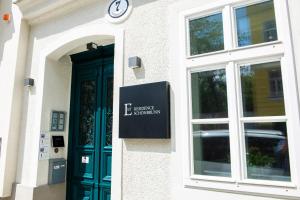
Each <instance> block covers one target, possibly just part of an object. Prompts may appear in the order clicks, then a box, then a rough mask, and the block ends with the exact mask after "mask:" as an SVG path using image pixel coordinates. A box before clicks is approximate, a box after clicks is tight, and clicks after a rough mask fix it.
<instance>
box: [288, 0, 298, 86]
mask: <svg viewBox="0 0 300 200" xmlns="http://www.w3.org/2000/svg"><path fill="white" fill-rule="evenodd" d="M288 3H289V10H290V20H291V29H292V33H291V35H292V38H293V47H294V55H295V63H296V71H297V78H298V90H299V91H300V20H299V18H300V13H299V10H298V9H297V8H300V1H298V0H289V1H288Z"/></svg>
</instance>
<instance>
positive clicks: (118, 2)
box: [108, 0, 129, 18]
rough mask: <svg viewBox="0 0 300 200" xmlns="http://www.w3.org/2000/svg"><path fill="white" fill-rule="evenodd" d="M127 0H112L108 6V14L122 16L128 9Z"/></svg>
mask: <svg viewBox="0 0 300 200" xmlns="http://www.w3.org/2000/svg"><path fill="white" fill-rule="evenodd" d="M128 6H129V3H128V0H114V1H112V2H111V4H110V5H109V7H108V14H109V16H111V17H112V18H119V17H122V16H123V15H124V14H125V13H126V11H127V10H128Z"/></svg>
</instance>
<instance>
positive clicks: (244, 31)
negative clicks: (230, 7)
mask: <svg viewBox="0 0 300 200" xmlns="http://www.w3.org/2000/svg"><path fill="white" fill-rule="evenodd" d="M235 14H236V25H237V27H236V28H237V36H238V46H240V47H241V46H247V45H251V44H258V43H263V42H270V41H275V40H277V29H276V22H275V13H274V5H273V1H266V2H263V3H259V4H255V5H251V6H247V7H242V8H238V9H236V13H235Z"/></svg>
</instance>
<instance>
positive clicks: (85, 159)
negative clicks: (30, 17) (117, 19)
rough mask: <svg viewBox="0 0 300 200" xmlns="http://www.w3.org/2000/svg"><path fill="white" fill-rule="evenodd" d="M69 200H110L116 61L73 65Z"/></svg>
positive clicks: (99, 60)
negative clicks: (114, 70) (114, 64)
mask: <svg viewBox="0 0 300 200" xmlns="http://www.w3.org/2000/svg"><path fill="white" fill-rule="evenodd" d="M72 87H73V89H72V99H73V100H72V101H71V102H72V103H71V112H70V113H72V116H70V135H69V137H70V140H69V145H71V147H70V148H69V151H71V153H69V159H68V187H67V188H68V192H67V193H68V194H67V199H69V200H87V199H88V200H110V188H111V161H112V110H113V107H112V105H113V104H112V100H113V57H109V58H103V59H96V60H93V61H86V62H84V63H80V64H76V63H75V64H74V63H73V79H72Z"/></svg>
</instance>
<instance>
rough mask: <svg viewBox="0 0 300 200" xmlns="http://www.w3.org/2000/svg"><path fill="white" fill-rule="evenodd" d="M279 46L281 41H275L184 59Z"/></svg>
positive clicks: (190, 57) (190, 56)
mask: <svg viewBox="0 0 300 200" xmlns="http://www.w3.org/2000/svg"><path fill="white" fill-rule="evenodd" d="M281 44H282V41H280V40H276V41H272V42H265V43H260V44H253V45H248V46H243V47H235V48H232V49H224V50H220V51H213V52H209V53H203V54H197V55H187V56H186V59H194V58H201V57H205V56H210V55H217V54H222V53H231V52H235V51H239V50H246V49H253V48H258V47H264V46H272V45H273V46H274V47H275V46H277V45H281Z"/></svg>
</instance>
